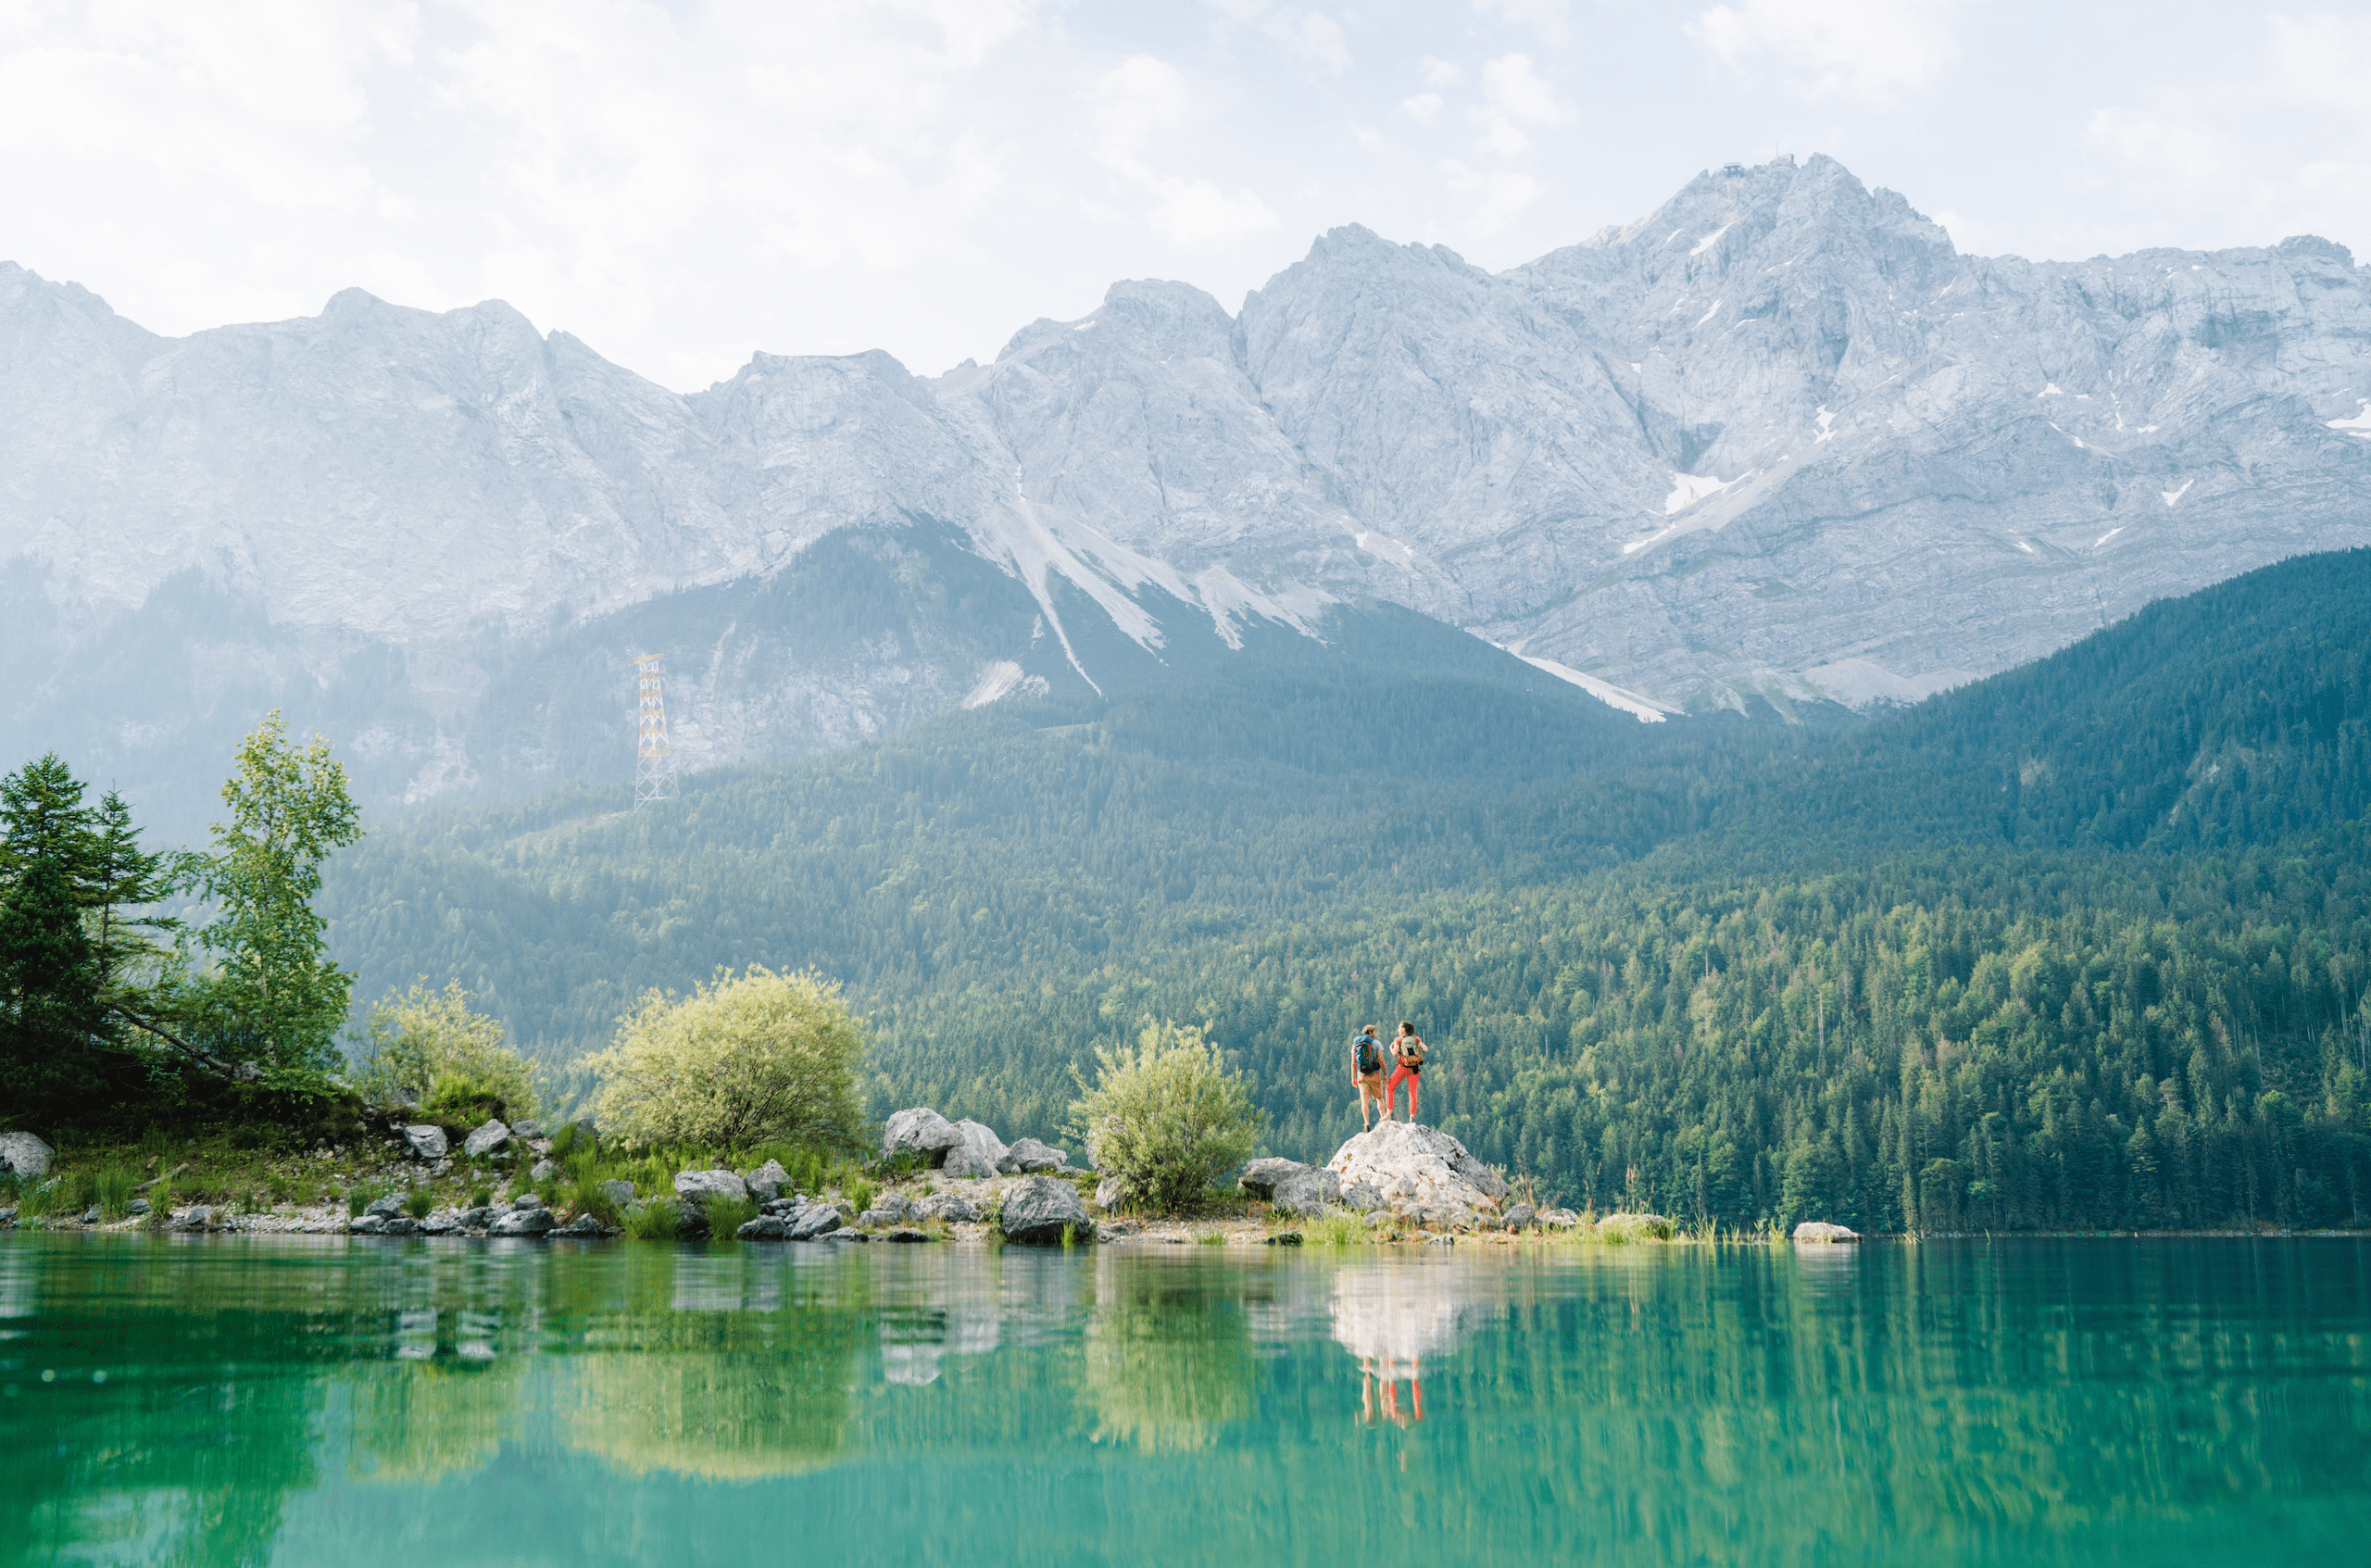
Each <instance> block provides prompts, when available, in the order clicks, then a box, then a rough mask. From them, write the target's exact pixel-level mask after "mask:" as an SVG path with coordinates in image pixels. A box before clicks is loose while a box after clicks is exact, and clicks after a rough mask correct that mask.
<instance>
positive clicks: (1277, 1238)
mask: <svg viewBox="0 0 2371 1568" xmlns="http://www.w3.org/2000/svg"><path fill="white" fill-rule="evenodd" d="M1264 1245H1266V1246H1269V1247H1298V1246H1300V1245H1301V1237H1300V1232H1298V1231H1278V1232H1277V1233H1276V1234H1275V1235H1273V1236H1270V1237H1269V1238H1268V1239H1267V1241H1266V1243H1265V1244H1264Z"/></svg>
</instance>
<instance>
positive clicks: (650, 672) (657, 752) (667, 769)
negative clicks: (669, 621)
mask: <svg viewBox="0 0 2371 1568" xmlns="http://www.w3.org/2000/svg"><path fill="white" fill-rule="evenodd" d="M634 678H635V680H636V682H637V683H638V684H640V685H641V687H642V714H641V723H640V726H639V733H638V734H636V735H635V737H634V809H635V810H637V811H639V810H641V809H643V808H644V807H645V806H649V805H654V804H656V803H657V802H659V801H661V800H672V799H674V798H675V753H674V750H673V748H672V747H671V746H669V745H668V744H667V701H666V696H665V694H664V693H663V692H662V691H661V690H660V689H659V687H660V682H659V655H657V654H655V653H646V654H644V655H643V656H642V657H641V658H639V659H635V660H634Z"/></svg>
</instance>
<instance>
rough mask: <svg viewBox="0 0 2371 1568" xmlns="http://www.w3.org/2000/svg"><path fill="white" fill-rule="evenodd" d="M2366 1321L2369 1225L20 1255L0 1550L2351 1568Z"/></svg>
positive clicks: (134, 1243)
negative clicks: (2298, 1231)
mask: <svg viewBox="0 0 2371 1568" xmlns="http://www.w3.org/2000/svg"><path fill="white" fill-rule="evenodd" d="M1213 1253H1215V1255H1213ZM2366 1322H2371V1245H2366V1244H2365V1243H2364V1242H2362V1241H2358V1240H2349V1239H2326V1240H2305V1239H2298V1240H2293V1241H2251V1240H2237V1239H2216V1240H2200V1241H2142V1242H2106V1241H2100V1242H2053V1241H2033V1240H2026V1241H2020V1242H2018V1243H2016V1244H2013V1245H2007V1246H2001V1247H1987V1246H1985V1245H1984V1244H1982V1243H1948V1244H1940V1245H1938V1244H1932V1243H1929V1244H1925V1245H1921V1246H1914V1247H1913V1246H1891V1245H1888V1246H1879V1247H1870V1248H1802V1249H1796V1248H1766V1247H1763V1248H1717V1249H1716V1248H1619V1249H1603V1250H1598V1249H1592V1250H1591V1251H1589V1252H1587V1253H1580V1254H1574V1253H1572V1252H1562V1251H1559V1252H1550V1253H1548V1254H1546V1255H1544V1256H1543V1255H1537V1254H1531V1255H1518V1256H1513V1257H1509V1256H1506V1255H1503V1254H1498V1253H1483V1254H1481V1255H1479V1256H1469V1255H1468V1254H1467V1253H1466V1252H1465V1251H1464V1250H1463V1249H1461V1251H1460V1252H1459V1253H1458V1254H1457V1255H1455V1256H1453V1257H1439V1256H1429V1255H1428V1256H1424V1257H1392V1256H1386V1255H1384V1254H1382V1253H1380V1252H1362V1253H1354V1254H1351V1255H1349V1257H1348V1258H1347V1259H1344V1258H1336V1257H1329V1256H1326V1255H1323V1254H1314V1255H1311V1254H1302V1255H1292V1254H1285V1253H1277V1252H1269V1251H1265V1250H1263V1251H1261V1252H1259V1253H1247V1252H1241V1251H1226V1252H1218V1251H1216V1249H1202V1248H1194V1249H1186V1248H1178V1249H1174V1250H1170V1251H1165V1252H1160V1253H1149V1254H1148V1253H1146V1252H1133V1253H1131V1252H1125V1251H1122V1250H1118V1249H1106V1250H1100V1251H1097V1250H1082V1251H1079V1252H1076V1253H1072V1254H1064V1253H1061V1252H1057V1251H1038V1250H1031V1249H1022V1248H1008V1249H1005V1250H1003V1251H1001V1252H992V1251H986V1250H967V1249H959V1248H946V1247H940V1248H871V1249H864V1248H849V1249H845V1250H841V1249H834V1248H822V1247H789V1248H784V1247H772V1248H767V1247H754V1246H752V1247H732V1246H717V1245H707V1246H703V1245H696V1244H693V1245H685V1246H681V1247H666V1246H601V1247H589V1248H587V1247H581V1246H568V1245H552V1244H531V1243H496V1244H483V1243H479V1244H460V1245H454V1244H449V1243H448V1244H436V1243H430V1242H425V1241H413V1242H403V1241H388V1242H370V1243H367V1244H366V1243H362V1242H359V1241H348V1240H345V1239H344V1238H302V1237H289V1238H277V1237H157V1236H44V1235H40V1234H18V1235H0V1563H17V1562H23V1563H35V1562H38V1563H44V1564H46V1563H51V1562H102V1563H113V1562H123V1563H132V1562H140V1563H147V1562H188V1563H198V1564H212V1563H221V1564H233V1563H237V1564H248V1563H272V1562H282V1563H315V1562H336V1563H340V1564H373V1563H380V1562H385V1563H389V1564H396V1563H400V1564H404V1565H406V1568H415V1565H417V1564H418V1563H420V1562H435V1563H438V1564H440V1565H446V1564H453V1565H458V1564H470V1563H480V1562H519V1561H546V1560H558V1559H561V1558H565V1559H566V1560H568V1561H570V1562H571V1563H583V1564H589V1565H596V1568H598V1565H604V1564H609V1563H621V1564H622V1563H639V1562H655V1561H663V1562H730V1563H734V1564H736V1565H737V1564H740V1563H742V1562H749V1561H759V1562H772V1561H776V1560H780V1559H784V1558H785V1557H787V1558H790V1559H793V1560H797V1561H816V1562H835V1563H836V1562H854V1563H871V1562H879V1563H884V1564H888V1563H899V1564H903V1563H910V1562H936V1561H946V1560H951V1559H954V1558H959V1557H963V1558H988V1559H1000V1558H1006V1557H1017V1558H1025V1559H1026V1560H1028V1561H1030V1562H1033V1563H1045V1564H1056V1565H1060V1564H1068V1563H1086V1562H1114V1561H1119V1562H1144V1561H1160V1562H1162V1563H1163V1564H1164V1568H1169V1565H1172V1564H1186V1565H1191V1564H1200V1563H1211V1564H1216V1565H1219V1568H1246V1565H1247V1564H1250V1563H1257V1562H1274V1561H1286V1560H1289V1561H1294V1562H1311V1563H1316V1564H1321V1565H1322V1564H1328V1563H1333V1562H1344V1563H1353V1562H1354V1563H1357V1564H1359V1565H1360V1568H1377V1565H1380V1564H1397V1563H1401V1562H1408V1563H1417V1562H1423V1563H1427V1564H1429V1563H1431V1562H1435V1561H1436V1560H1438V1559H1439V1558H1441V1557H1443V1556H1448V1557H1450V1558H1453V1559H1455V1560H1457V1561H1460V1562H1478V1563H1509V1564H1514V1563H1521V1564H1523V1565H1524V1568H1536V1565H1537V1563H1538V1562H1541V1561H1555V1562H1634V1561H1686V1562H1753V1563H1757V1564H1759V1563H1804V1564H1811V1563H1821V1564H1825V1563H1830V1562H1839V1561H1842V1562H1898V1561H1914V1562H1938V1563H1952V1564H1959V1563H1965V1564H1969V1565H1970V1568H1976V1565H1984V1568H1993V1565H1996V1564H2000V1563H2003V1562H2011V1561H2017V1562H2024V1561H2032V1560H2035V1559H2037V1558H2040V1559H2047V1560H2050V1561H2056V1562H2114V1563H2126V1562H2128V1563H2150V1564H2152V1565H2153V1564H2155V1563H2159V1562H2168V1561H2184V1562H2189V1561H2198V1562H2204V1561H2237V1560H2241V1559H2244V1560H2246V1561H2249V1562H2314V1561H2343V1560H2352V1558H2354V1557H2356V1556H2358V1555H2359V1547H2360V1542H2361V1540H2362V1539H2363V1537H2364V1535H2365V1531H2366V1530H2371V1500H2366V1494H2365V1488H2364V1487H2363V1486H2362V1484H2361V1483H2362V1476H2363V1475H2364V1474H2365V1472H2366V1469H2371V1340H2367V1339H2366V1337H2365V1335H2364V1333H2363V1327H2364V1324H2365V1323H2366ZM1346 1417H1347V1418H1348V1420H1347V1421H1346Z"/></svg>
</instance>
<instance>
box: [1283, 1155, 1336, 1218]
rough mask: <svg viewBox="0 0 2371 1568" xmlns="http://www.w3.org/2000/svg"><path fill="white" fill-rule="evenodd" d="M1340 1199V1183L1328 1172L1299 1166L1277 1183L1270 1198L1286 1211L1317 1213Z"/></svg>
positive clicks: (1291, 1212)
mask: <svg viewBox="0 0 2371 1568" xmlns="http://www.w3.org/2000/svg"><path fill="white" fill-rule="evenodd" d="M1341 1199H1342V1184H1341V1180H1340V1178H1338V1177H1336V1175H1335V1174H1334V1173H1333V1172H1331V1171H1319V1170H1314V1169H1312V1168H1311V1167H1309V1166H1306V1165H1304V1166H1302V1167H1301V1168H1300V1169H1299V1170H1298V1171H1296V1172H1294V1173H1292V1174H1291V1175H1289V1176H1286V1178H1285V1179H1284V1180H1283V1181H1280V1182H1278V1183H1277V1184H1276V1185H1275V1189H1274V1193H1273V1196H1272V1197H1271V1198H1269V1201H1270V1202H1271V1203H1273V1205H1275V1207H1276V1209H1277V1210H1278V1211H1279V1212H1281V1213H1286V1214H1317V1213H1322V1212H1323V1211H1324V1210H1327V1209H1330V1208H1332V1207H1333V1206H1334V1205H1336V1204H1337V1203H1339V1202H1340V1201H1341Z"/></svg>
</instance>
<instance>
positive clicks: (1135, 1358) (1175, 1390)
mask: <svg viewBox="0 0 2371 1568" xmlns="http://www.w3.org/2000/svg"><path fill="white" fill-rule="evenodd" d="M1233 1286H1234V1282H1233V1281H1232V1280H1226V1279H1222V1278H1214V1277H1213V1276H1212V1275H1211V1273H1209V1272H1208V1271H1206V1270H1203V1269H1199V1268H1196V1267H1192V1266H1190V1261H1181V1263H1180V1264H1178V1265H1175V1266H1169V1265H1164V1264H1163V1263H1160V1262H1156V1261H1152V1260H1149V1259H1142V1258H1123V1257H1117V1256H1114V1255H1112V1254H1110V1253H1106V1254H1104V1255H1102V1256H1100V1257H1098V1259H1097V1260H1096V1269H1095V1312H1094V1315H1093V1316H1092V1317H1090V1318H1089V1319H1088V1320H1087V1323H1086V1343H1085V1362H1084V1368H1085V1381H1084V1386H1083V1387H1082V1390H1081V1391H1082V1392H1083V1393H1084V1394H1085V1398H1086V1402H1087V1403H1088V1404H1089V1405H1090V1406H1092V1407H1093V1409H1094V1411H1095V1414H1096V1427H1095V1439H1096V1441H1098V1442H1110V1441H1124V1442H1127V1443H1131V1444H1134V1445H1135V1447H1136V1448H1138V1449H1143V1450H1145V1451H1147V1452H1150V1453H1177V1452H1183V1451H1186V1450H1190V1449H1203V1448H1208V1447H1210V1446H1211V1444H1212V1443H1213V1442H1215V1441H1216V1440H1217V1437H1218V1434H1219V1432H1220V1430H1221V1429H1222V1428H1223V1427H1224V1426H1226V1425H1227V1424H1230V1423H1234V1422H1240V1421H1243V1420H1245V1419H1246V1418H1248V1416H1249V1415H1250V1414H1251V1407H1252V1385H1253V1381H1254V1379H1255V1377H1256V1376H1257V1374H1258V1369H1259V1363H1258V1360H1257V1358H1256V1357H1255V1356H1254V1354H1253V1352H1252V1348H1251V1336H1250V1334H1249V1332H1248V1323H1246V1321H1245V1318H1244V1311H1243V1303H1242V1301H1241V1300H1240V1299H1239V1298H1238V1297H1237V1294H1236V1290H1235V1289H1234V1288H1233Z"/></svg>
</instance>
